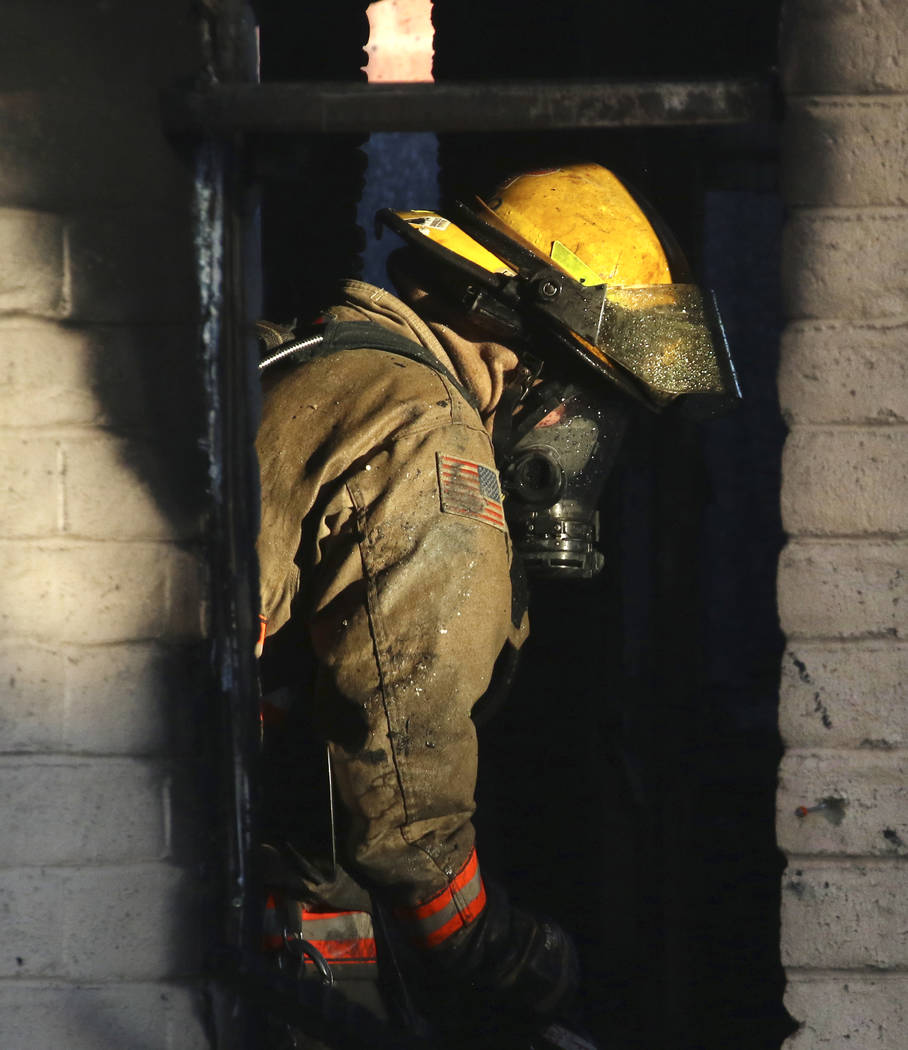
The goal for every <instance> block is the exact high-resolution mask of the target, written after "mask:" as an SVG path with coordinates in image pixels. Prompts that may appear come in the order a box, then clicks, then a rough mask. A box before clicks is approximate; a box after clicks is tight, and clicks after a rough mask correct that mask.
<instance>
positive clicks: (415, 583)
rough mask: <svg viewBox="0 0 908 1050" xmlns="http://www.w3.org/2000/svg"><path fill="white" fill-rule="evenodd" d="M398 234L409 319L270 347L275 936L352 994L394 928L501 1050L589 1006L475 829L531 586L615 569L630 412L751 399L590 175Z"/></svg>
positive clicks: (265, 608)
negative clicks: (606, 548)
mask: <svg viewBox="0 0 908 1050" xmlns="http://www.w3.org/2000/svg"><path fill="white" fill-rule="evenodd" d="M379 217H380V219H381V221H382V222H384V223H385V225H387V226H389V227H390V228H391V229H392V230H394V231H395V232H396V233H397V234H399V235H400V236H401V237H402V238H403V240H404V247H403V248H402V249H400V250H399V251H398V252H397V253H395V255H394V256H392V260H391V262H390V264H389V272H390V274H391V277H392V280H393V282H394V284H395V286H396V289H397V292H398V294H397V295H392V294H391V293H390V292H388V291H385V290H383V289H379V288H376V287H372V286H370V285H366V284H363V283H361V282H359V281H349V282H347V283H346V284H345V285H344V288H343V294H342V297H341V298H340V300H339V302H338V303H337V304H336V305H334V306H333V307H331V309H329V310H327V311H326V312H325V314H324V316H323V318H322V319H321V323H320V324H319V325H317V326H316V327H315V328H314V329H313V330H312V331H311V332H310V333H308V334H307V335H306V336H305V337H301V338H294V339H291V340H289V341H288V340H287V339H286V338H285V336H286V333H283V332H281V331H279V330H276V329H272V328H269V327H268V326H265V327H264V328H263V329H262V331H263V335H264V337H265V340H266V343H267V345H268V348H269V352H268V356H267V357H266V359H265V361H264V362H263V366H264V367H263V383H264V406H263V418H262V423H261V428H260V432H259V436H258V441H257V449H258V455H259V460H260V467H261V485H262V509H261V515H262V517H261V532H260V537H259V543H258V556H259V563H260V575H261V608H262V616H263V620H264V621H265V623H266V626H265V634H266V635H267V638H268V640H267V641H266V643H265V647H264V651H265V660H266V661H267V659H268V656H269V650H273V651H274V652H278V651H281V652H282V653H283V661H284V665H283V670H282V672H281V674H280V675H278V676H277V677H276V678H275V681H276V682H279V681H280V679H281V678H283V680H284V681H291V680H292V681H295V684H296V685H301V684H304V686H305V688H304V689H303V690H302V692H301V694H300V695H298V696H297V697H296V699H295V700H293V702H292V703H291V709H290V714H289V715H288V716H287V717H288V718H290V719H291V722H292V720H293V719H294V718H295V719H296V723H295V724H296V726H297V728H296V731H295V732H296V736H294V733H293V732H291V731H290V730H289V729H287V728H284V729H281V730H279V731H278V732H277V734H276V738H277V739H278V740H279V741H280V742H281V743H282V744H283V745H284V754H283V759H282V760H281V759H279V758H278V757H275V759H274V762H273V763H271V761H270V759H269V752H268V750H267V744H266V758H265V765H266V774H267V773H268V772H269V770H270V772H271V773H272V774H274V770H275V769H278V768H280V769H282V770H283V771H284V772H283V773H280V774H274V775H273V776H272V780H274V781H275V784H274V785H272V787H273V791H272V800H271V801H269V803H268V805H269V807H270V809H271V810H272V812H271V816H272V817H274V812H275V811H276V810H283V817H282V818H281V819H277V818H275V819H273V820H272V827H271V829H270V834H271V839H272V842H271V845H270V847H269V851H270V852H269V853H268V856H269V857H271V858H272V860H273V861H274V865H273V867H272V868H270V869H269V871H270V874H269V876H268V881H269V883H270V885H271V886H272V887H273V888H274V890H275V892H274V893H273V894H272V896H271V898H270V904H271V909H272V910H271V916H270V917H271V921H272V923H273V929H271V934H270V935H271V937H272V940H273V943H274V944H275V945H276V946H280V945H282V946H283V947H284V948H285V949H287V948H289V947H290V942H291V941H292V939H293V937H294V936H296V938H297V944H298V946H300V947H299V951H300V956H301V958H302V957H303V956H305V959H304V961H305V964H306V967H308V968H310V969H311V968H313V967H314V968H318V967H321V966H322V965H323V964H324V966H326V967H327V969H328V970H329V971H330V972H331V973H332V975H334V976H337V975H341V976H343V975H344V973H345V972H349V973H352V972H353V968H354V967H355V966H356V965H359V966H360V967H362V966H365V967H366V969H367V970H368V966H369V965H370V964H372V963H373V962H374V958H375V949H374V929H375V925H376V922H377V921H378V918H379V917H380V918H381V921H382V922H383V924H384V928H385V936H386V937H387V939H388V940H389V941H390V942H391V944H392V945H393V944H394V943H395V942H401V941H403V940H406V941H407V942H408V944H409V946H410V947H409V948H408V949H407V950H406V951H407V952H409V953H410V954H409V955H408V956H407V957H406V958H405V960H404V964H403V965H404V968H405V969H406V967H407V965H409V966H410V968H411V970H412V969H414V966H413V961H414V960H416V967H415V969H417V970H418V971H420V972H419V974H418V975H417V984H418V983H419V981H420V980H428V981H429V983H430V984H431V985H432V986H433V987H434V988H435V989H436V990H437V989H438V988H443V989H445V990H446V991H447V992H452V990H453V994H454V996H455V1000H454V1001H456V1002H457V1003H458V1004H459V1010H458V1012H459V1013H460V1014H461V1016H459V1017H458V1018H457V1019H456V1021H457V1023H456V1024H454V1025H453V1026H452V1030H456V1031H458V1032H470V1031H472V1032H475V1031H477V1030H478V1029H480V1028H482V1027H483V1026H485V1027H486V1028H488V1025H489V1024H490V1023H491V1022H490V1019H493V1018H494V1025H495V1026H497V1027H496V1031H497V1032H498V1035H497V1036H496V1039H497V1040H498V1045H499V1046H504V1045H507V1044H506V1042H502V1041H501V1039H502V1037H501V1032H502V1031H522V1032H531V1031H533V1030H534V1029H542V1028H544V1027H545V1025H546V1024H547V1023H548V1022H549V1021H551V1019H552V1018H557V1017H558V1016H559V1015H562V1016H563V1015H564V1013H565V1011H567V1010H568V1008H569V1006H570V1002H571V998H572V996H573V993H574V990H575V986H576V983H577V962H576V955H575V952H574V949H573V946H572V944H571V940H570V938H569V936H568V935H567V934H566V932H565V931H564V930H562V929H561V928H560V927H559V926H558V925H556V924H555V923H554V922H552V921H550V920H547V919H544V918H540V917H535V916H531V915H528V914H525V913H523V912H521V911H519V910H518V909H516V908H515V907H513V906H512V905H511V904H510V903H509V901H508V898H507V896H506V894H505V892H504V891H503V890H502V889H501V888H500V887H498V886H497V885H496V884H495V883H494V882H493V881H492V880H491V879H489V878H488V877H487V874H486V872H484V871H483V868H482V859H481V853H480V852H478V851H477V845H476V842H475V838H474V831H473V825H472V823H471V816H472V814H473V811H474V798H473V796H474V788H475V781H476V768H477V739H476V728H475V720H476V719H477V717H478V714H479V712H480V711H481V710H483V709H484V708H488V707H490V706H491V705H492V704H493V703H494V702H495V699H496V696H498V695H499V694H500V693H501V692H502V688H503V685H504V684H506V682H507V680H508V679H509V677H510V675H511V673H512V671H513V667H514V663H515V654H517V653H518V652H519V650H520V647H521V646H522V645H523V643H524V641H525V639H526V637H527V634H528V619H527V612H526V601H525V588H524V585H523V582H522V579H523V576H522V574H523V569H524V568H526V569H527V570H528V571H529V573H530V575H533V574H538V575H546V576H556V577H562V578H566V579H569V578H572V577H583V578H588V577H590V576H592V575H594V574H595V573H596V572H597V571H598V570H599V568H600V567H601V562H602V557H601V554H600V553H599V551H598V549H597V546H596V540H597V518H596V504H597V502H598V497H599V494H600V491H601V487H602V483H603V481H604V478H605V475H606V474H607V472H608V468H609V466H610V464H611V461H612V459H613V457H614V454H615V450H616V448H617V446H618V443H619V441H620V438H621V434H622V431H623V427H624V424H625V420H626V418H627V414H628V411H629V409H630V408H631V406H632V405H633V404H634V402H636V403H638V404H643V405H646V406H648V407H650V408H652V409H655V410H661V409H662V408H664V407H665V406H666V405H668V404H670V403H672V402H675V401H678V402H687V403H688V404H689V405H690V406H692V407H695V408H696V409H698V410H702V408H703V406H704V405H709V404H710V403H712V402H719V401H722V400H726V399H728V398H729V397H732V396H734V394H735V383H734V377H733V373H732V371H731V367H730V361H729V359H728V356H727V351H726V348H725V345H724V340H723V339H722V337H721V333H720V329H719V327H718V325H717V323H716V318H715V315H714V314H713V312H712V309H711V306H710V302H709V301H708V300H707V299H705V298H704V296H702V295H701V294H700V292H699V290H698V289H697V288H696V287H695V286H694V285H693V284H691V283H690V279H689V277H688V276H687V274H686V272H685V271H684V264H683V260H682V259H681V257H680V254H679V253H678V252H677V251H676V249H675V248H674V246H673V244H672V242H671V239H670V237H669V235H668V234H667V232H666V231H665V230H664V229H662V228H661V227H660V225H659V222H658V219H656V218H655V216H653V215H651V214H648V213H647V210H646V208H645V206H644V205H642V204H641V203H640V202H639V200H638V199H637V198H636V197H635V196H634V195H633V194H632V193H631V191H630V190H629V189H628V188H627V186H625V185H624V184H623V183H622V181H621V180H620V179H618V178H617V177H616V176H615V175H614V174H612V173H611V172H609V171H608V170H606V169H605V168H602V167H600V166H599V165H596V164H579V165H573V166H567V167H563V168H557V169H550V170H545V171H535V172H529V173H525V174H522V175H519V176H516V177H514V178H512V179H510V180H508V181H507V182H506V183H505V184H504V185H503V186H501V187H499V188H498V189H497V190H496V191H495V192H494V193H493V194H492V195H491V196H489V197H488V198H487V199H486V200H478V199H477V200H476V201H475V202H474V204H472V205H471V206H469V207H468V206H465V205H458V206H456V208H455V209H454V210H453V211H452V212H450V213H446V214H445V215H440V214H437V213H434V212H429V211H411V212H391V211H385V212H381V213H380V214H379ZM282 639H283V640H284V644H283V645H281V640H282ZM284 695H285V696H286V694H284ZM266 700H268V702H269V704H270V706H271V707H272V708H274V707H277V706H280V704H279V703H277V702H275V701H273V698H272V699H271V700H269V698H267V697H266ZM285 706H286V705H285ZM266 710H267V705H266ZM288 724H290V723H287V722H286V721H285V722H284V726H285V727H286V726H287V725H288ZM301 727H302V728H301ZM303 738H305V739H307V740H312V739H318V738H320V739H322V740H324V741H326V742H327V748H328V754H329V759H330V767H331V784H330V788H331V791H332V793H333V795H334V796H335V799H334V802H335V805H334V810H333V812H334V814H335V818H336V824H337V828H338V834H339V835H340V842H339V844H338V845H337V848H336V850H335V847H334V846H331V850H332V851H334V855H332V857H331V859H330V861H325V860H322V861H320V862H316V861H315V860H314V854H315V853H318V852H319V847H318V846H317V845H310V844H309V843H308V842H306V841H305V840H306V837H307V835H308V834H309V833H310V832H311V830H312V825H313V823H317V822H318V821H319V820H320V818H316V817H314V816H313V813H314V809H313V806H312V796H311V795H310V794H308V793H307V794H306V796H305V797H294V796H295V790H296V789H293V788H291V787H290V786H289V785H290V784H291V783H292V774H293V772H294V770H295V769H297V771H298V767H299V766H300V765H304V764H306V763H303V762H302V759H301V757H300V756H301V752H300V750H299V744H298V741H299V740H301V739H303ZM288 740H295V741H297V743H294V744H293V745H292V746H291V747H290V748H289V751H288V749H287V742H288ZM279 750H280V748H279V747H278V748H277V749H276V751H275V754H277V751H279ZM282 762H283V764H281V763H282ZM309 765H312V766H317V767H318V768H319V769H321V766H320V765H319V763H318V760H317V759H312V760H311V762H309ZM274 798H279V799H280V804H277V803H275V802H274ZM288 814H289V816H288ZM333 834H334V832H333V830H332V836H333ZM338 851H339V855H340V863H339V864H338V862H337V852H338ZM325 853H326V850H325V849H324V848H323V849H322V854H323V855H324V854H325ZM288 854H292V857H293V858H295V863H296V869H295V874H293V875H288V874H287V866H288V861H287V857H288ZM278 857H279V858H280V859H279V860H277V859H275V858H278ZM269 863H270V862H269ZM293 864H294V862H293V861H291V862H289V866H290V867H293ZM282 865H283V867H282ZM294 880H296V881H294ZM363 890H366V891H368V897H367V896H366V895H365V894H364V893H363ZM288 909H289V910H288ZM291 913H292V914H291ZM363 915H368V916H370V917H371V919H372V930H371V932H370V930H369V929H366V932H365V933H364V932H363V930H364V927H363V926H362V916H363ZM320 916H321V918H319V917H320ZM325 916H331V917H332V920H331V921H332V922H333V923H334V926H333V933H332V932H331V931H330V930H329V929H328V927H330V926H331V923H330V922H328V920H327V919H326V918H325ZM357 916H358V917H359V918H354V917H357ZM319 922H320V923H321V925H319ZM357 922H359V923H360V926H358V927H357V926H356V923H357ZM307 924H308V925H307ZM288 930H289V933H288ZM326 931H327V932H326ZM357 931H358V932H357ZM266 932H267V931H266ZM307 952H308V954H306V953H307ZM407 959H409V963H408V962H407ZM316 964H318V966H316ZM345 966H346V967H349V969H348V970H346V971H345ZM364 1001H365V1000H364ZM449 1003H450V1000H449ZM447 1010H448V1013H449V1014H450V1011H451V1008H450V1005H449V1006H448V1007H447ZM375 1012H379V1013H380V1012H381V1007H376V1008H375ZM445 1023H446V1022H445V1019H444V1018H442V1020H441V1024H442V1027H444V1025H445ZM526 1045H529V1044H526Z"/></svg>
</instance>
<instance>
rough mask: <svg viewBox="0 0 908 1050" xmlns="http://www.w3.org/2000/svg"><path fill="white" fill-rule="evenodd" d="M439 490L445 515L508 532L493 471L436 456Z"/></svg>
mask: <svg viewBox="0 0 908 1050" xmlns="http://www.w3.org/2000/svg"><path fill="white" fill-rule="evenodd" d="M435 459H436V461H437V463H438V489H439V492H440V493H441V509H442V511H443V512H444V513H445V514H463V515H465V516H466V517H468V518H476V520H477V521H484V522H485V523H486V524H487V525H494V526H495V528H496V529H501V531H502V532H504V531H505V528H506V526H505V523H504V509H503V508H502V506H501V487H500V486H499V484H498V477H497V475H496V474H495V471H494V470H492V469H491V468H490V467H484V466H482V464H480V463H471V462H470V461H469V460H468V459H458V457H457V456H448V455H446V454H445V453H443V452H436V453H435Z"/></svg>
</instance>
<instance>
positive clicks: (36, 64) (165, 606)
mask: <svg viewBox="0 0 908 1050" xmlns="http://www.w3.org/2000/svg"><path fill="white" fill-rule="evenodd" d="M191 9H192V4H191V3H190V0H158V2H155V3H149V2H147V0H146V2H140V3H136V2H130V0H109V2H104V3H101V2H89V0H72V2H70V3H59V2H57V0H7V2H5V3H4V4H3V31H2V33H0V131H2V133H0V142H2V159H0V377H2V378H0V492H2V498H0V799H2V803H0V843H2V849H0V1046H2V1047H3V1050H45V1048H46V1050H50V1048H51V1047H54V1048H57V1047H65V1048H66V1050H101V1048H104V1050H109V1048H110V1047H115V1046H116V1047H129V1048H130V1050H157V1048H168V1050H196V1048H201V1047H203V1046H207V1045H208V1044H207V1040H206V1039H205V1036H204V1030H203V1025H202V1021H201V1009H200V1006H201V998H200V995H199V993H198V991H197V990H196V988H195V986H194V983H193V978H194V976H195V975H196V974H197V970H198V944H199V936H198V925H199V918H198V917H199V915H200V913H201V902H200V899H199V896H198V894H197V885H196V876H195V872H196V870H197V867H198V865H197V860H196V858H195V857H193V856H192V855H191V853H189V852H188V851H187V849H186V848H185V846H184V845H183V843H184V841H191V840H192V839H193V838H197V837H198V836H197V835H195V834H194V833H193V832H194V829H193V828H192V826H191V824H192V820H193V817H192V813H193V807H192V805H191V803H190V798H189V796H190V795H191V786H190V785H191V773H190V762H189V760H188V757H187V755H188V752H189V751H190V750H191V735H190V733H189V728H190V725H191V712H192V710H193V706H194V705H197V704H198V702H199V692H200V690H202V689H203V688H204V679H205V673H204V666H205V659H204V654H205V647H204V642H203V641H202V639H203V636H204V600H203V599H204V595H205V569H204V562H203V558H202V554H203V548H202V544H201V542H200V541H201V537H202V529H203V525H204V515H205V497H204V495H203V494H204V478H203V477H200V475H199V468H200V465H201V466H202V467H203V465H204V464H203V457H202V456H200V439H201V438H202V436H203V435H202V428H203V426H204V418H205V417H204V413H203V412H202V411H201V410H200V406H201V369H200V366H199V364H198V354H199V351H198V345H199V340H198V334H197V331H196V323H197V316H198V306H197V292H196V288H195V278H194V262H193V248H192V240H191V224H190V214H191V211H190V207H191V188H192V179H191V172H190V171H189V169H188V167H187V164H186V162H185V160H184V158H182V157H181V156H180V155H179V153H178V152H177V151H175V150H174V149H173V147H172V146H171V145H170V144H169V143H168V142H167V141H166V140H165V139H164V137H163V136H162V134H161V131H160V128H159V116H158V98H157V93H158V89H159V86H161V85H167V84H171V83H173V82H174V80H176V79H177V78H178V77H182V76H185V75H187V73H191V72H192V71H193V70H194V69H196V68H197V65H198V59H197V56H196V54H195V46H196V43H195V42H196V39H197V31H196V28H195V25H194V24H193V22H192V20H191ZM200 461H201V462H200Z"/></svg>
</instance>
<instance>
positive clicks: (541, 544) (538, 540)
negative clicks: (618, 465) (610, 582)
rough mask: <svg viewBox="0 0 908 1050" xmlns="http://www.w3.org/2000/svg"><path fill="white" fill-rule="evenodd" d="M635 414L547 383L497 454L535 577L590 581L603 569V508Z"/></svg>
mask: <svg viewBox="0 0 908 1050" xmlns="http://www.w3.org/2000/svg"><path fill="white" fill-rule="evenodd" d="M628 414H629V413H628V407H627V406H626V404H625V403H624V402H623V401H622V400H620V399H619V398H618V397H617V396H615V395H613V394H611V393H610V392H608V391H591V390H589V389H586V388H584V387H580V386H577V385H575V384H573V383H558V382H553V381H550V382H546V383H542V384H540V385H539V386H538V387H536V389H535V390H534V391H533V394H532V395H531V399H530V401H529V403H528V404H527V405H526V406H525V407H524V408H523V410H522V411H521V412H520V414H519V415H518V416H517V417H516V418H515V422H514V426H513V430H512V432H511V434H510V436H509V438H508V439H506V440H505V441H504V442H503V444H504V447H497V448H496V451H497V453H498V458H499V463H500V466H501V478H502V485H503V487H504V490H505V492H506V493H507V500H506V502H505V510H506V514H507V519H508V527H509V529H510V532H511V538H512V540H513V542H514V545H515V547H516V548H517V550H518V552H519V553H520V555H521V557H522V559H523V562H524V565H525V567H526V570H527V573H528V574H529V575H531V576H536V577H548V578H550V579H556V578H557V579H590V578H592V577H593V576H595V575H596V574H597V573H599V572H600V570H601V569H602V567H603V564H604V559H603V556H602V554H601V552H600V551H599V549H598V548H597V546H596V544H597V541H598V539H599V514H598V509H597V508H598V505H599V500H600V497H601V495H602V489H603V486H604V485H605V481H606V478H607V477H608V475H609V473H610V471H611V469H612V466H613V464H614V461H615V457H616V455H617V452H618V448H619V446H620V444H621V438H622V435H623V433H624V430H625V426H626V423H627V418H628ZM496 444H498V443H496Z"/></svg>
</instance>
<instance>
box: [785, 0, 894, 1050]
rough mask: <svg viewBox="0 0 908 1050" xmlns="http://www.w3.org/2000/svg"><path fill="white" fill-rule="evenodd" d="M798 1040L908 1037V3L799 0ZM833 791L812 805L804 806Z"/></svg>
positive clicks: (790, 872)
mask: <svg viewBox="0 0 908 1050" xmlns="http://www.w3.org/2000/svg"><path fill="white" fill-rule="evenodd" d="M781 64H782V74H783V86H784V89H785V91H786V94H787V124H786V134H785V154H784V170H785V186H784V190H785V196H786V199H787V203H788V205H789V218H788V224H787V230H786V233H785V241H784V258H783V267H784V285H785V292H786V295H787V307H788V315H789V323H788V326H787V329H786V332H785V335H784V339H783V346H782V365H781V372H780V377H779V385H780V394H781V401H782V407H783V410H784V412H785V414H786V417H787V419H788V422H789V425H790V428H791V430H790V434H789V437H788V441H787V445H786V448H785V454H784V460H783V484H782V511H783V520H784V525H785V528H786V530H787V532H788V535H789V541H788V545H787V547H786V549H785V550H784V552H783V554H782V557H781V560H780V565H779V580H778V588H779V590H778V593H779V610H780V615H781V620H782V627H783V629H784V630H785V632H786V634H787V637H788V650H787V652H786V654H785V657H784V665H783V669H782V691H781V727H782V733H783V736H784V740H785V744H786V747H787V752H786V755H785V758H784V760H783V763H782V768H781V773H780V784H779V794H778V835H779V842H780V845H781V847H782V849H784V850H785V852H786V854H787V857H788V868H787V871H786V873H785V876H784V883H783V894H782V956H783V961H784V963H785V966H786V967H787V973H788V992H787V997H786V1005H787V1007H788V1009H789V1011H790V1013H791V1014H792V1016H793V1017H794V1018H795V1020H797V1021H799V1022H801V1027H800V1029H799V1030H798V1031H797V1032H796V1033H795V1034H794V1035H792V1036H791V1038H790V1039H789V1041H788V1042H787V1044H786V1050H820V1048H822V1050H846V1048H849V1050H902V1048H904V1047H905V1046H906V1045H908V1034H906V1033H908V862H906V857H908V702H906V701H908V697H906V692H908V690H906V684H905V683H906V681H908V644H906V641H905V633H906V625H908V602H906V578H908V557H906V542H905V541H906V535H908V427H906V423H908V11H906V8H905V5H904V3H903V0H789V3H788V6H787V11H786V13H785V18H784V20H783V34H782V63H781ZM817 805H823V806H825V808H823V809H818V810H816V811H814V812H809V813H807V814H806V815H804V816H798V815H797V814H796V810H797V809H798V807H800V806H805V807H808V808H810V807H814V806H817Z"/></svg>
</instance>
